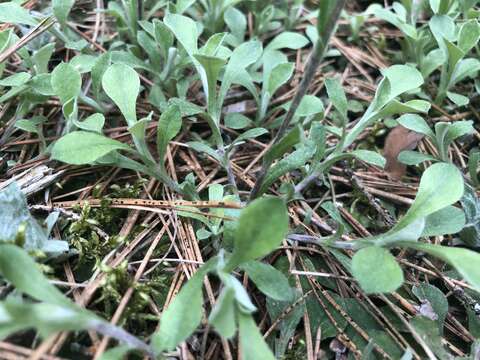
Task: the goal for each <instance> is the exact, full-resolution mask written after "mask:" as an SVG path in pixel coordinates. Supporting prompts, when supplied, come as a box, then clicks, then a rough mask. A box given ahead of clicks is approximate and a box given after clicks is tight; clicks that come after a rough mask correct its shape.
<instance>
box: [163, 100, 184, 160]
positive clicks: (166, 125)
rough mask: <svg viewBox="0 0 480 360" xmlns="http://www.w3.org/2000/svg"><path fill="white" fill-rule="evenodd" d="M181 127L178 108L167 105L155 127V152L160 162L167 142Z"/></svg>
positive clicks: (180, 115)
mask: <svg viewBox="0 0 480 360" xmlns="http://www.w3.org/2000/svg"><path fill="white" fill-rule="evenodd" d="M181 128H182V114H181V113H180V108H179V107H178V106H177V105H169V106H168V107H167V109H166V110H165V111H164V112H163V113H162V115H161V116H160V120H159V121H158V127H157V152H158V157H159V159H160V162H163V158H164V156H165V153H166V151H167V146H168V143H169V142H170V140H172V139H173V138H174V137H175V136H177V134H178V132H179V131H180V129H181Z"/></svg>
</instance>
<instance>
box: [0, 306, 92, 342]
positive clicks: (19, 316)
mask: <svg viewBox="0 0 480 360" xmlns="http://www.w3.org/2000/svg"><path fill="white" fill-rule="evenodd" d="M0 312H1V313H2V321H1V322H0V338H1V339H5V338H6V337H7V336H9V335H12V334H14V333H16V332H19V331H21V330H23V331H25V330H30V329H32V328H34V329H36V330H37V331H38V333H39V335H40V336H41V337H42V338H47V337H48V336H50V335H51V334H53V333H55V332H59V331H62V330H70V331H79V330H83V329H86V328H89V327H94V325H95V322H96V321H95V318H94V317H93V316H90V314H88V313H86V312H80V311H76V309H72V308H71V307H70V308H68V307H66V306H59V305H56V304H51V303H30V302H26V301H23V302H22V301H21V299H20V298H15V299H7V300H6V301H2V302H0Z"/></svg>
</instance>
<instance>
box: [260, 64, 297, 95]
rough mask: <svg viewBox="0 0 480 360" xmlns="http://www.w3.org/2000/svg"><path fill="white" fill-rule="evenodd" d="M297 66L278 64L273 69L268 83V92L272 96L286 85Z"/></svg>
mask: <svg viewBox="0 0 480 360" xmlns="http://www.w3.org/2000/svg"><path fill="white" fill-rule="evenodd" d="M294 68H295V66H294V64H293V63H284V64H278V65H277V66H275V67H274V68H273V69H272V72H271V73H270V76H269V78H268V83H267V91H268V93H269V94H270V96H273V94H275V92H276V91H277V90H278V89H279V88H280V87H281V86H282V85H283V84H285V83H286V82H287V81H288V80H289V79H290V77H291V76H292V74H293V70H294Z"/></svg>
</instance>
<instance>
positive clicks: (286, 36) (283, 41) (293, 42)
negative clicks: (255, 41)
mask: <svg viewBox="0 0 480 360" xmlns="http://www.w3.org/2000/svg"><path fill="white" fill-rule="evenodd" d="M308 43H309V41H308V39H307V38H306V37H305V36H303V35H301V34H299V33H296V32H290V31H284V32H282V33H280V34H279V35H277V36H276V37H275V38H274V39H273V40H272V41H270V43H269V44H268V45H267V47H266V48H265V51H272V50H279V49H292V50H297V49H300V48H302V47H304V46H305V45H307V44H308Z"/></svg>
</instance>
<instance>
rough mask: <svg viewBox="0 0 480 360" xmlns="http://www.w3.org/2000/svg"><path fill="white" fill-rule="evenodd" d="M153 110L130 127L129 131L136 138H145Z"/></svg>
mask: <svg viewBox="0 0 480 360" xmlns="http://www.w3.org/2000/svg"><path fill="white" fill-rule="evenodd" d="M152 116H153V111H152V112H150V113H149V114H148V115H147V116H146V117H144V118H142V119H140V120H138V121H137V122H136V123H135V124H133V125H132V126H129V127H128V132H129V133H130V134H132V136H133V138H134V139H135V140H137V141H138V140H142V141H144V140H145V132H146V131H147V126H148V123H149V122H150V121H152Z"/></svg>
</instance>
